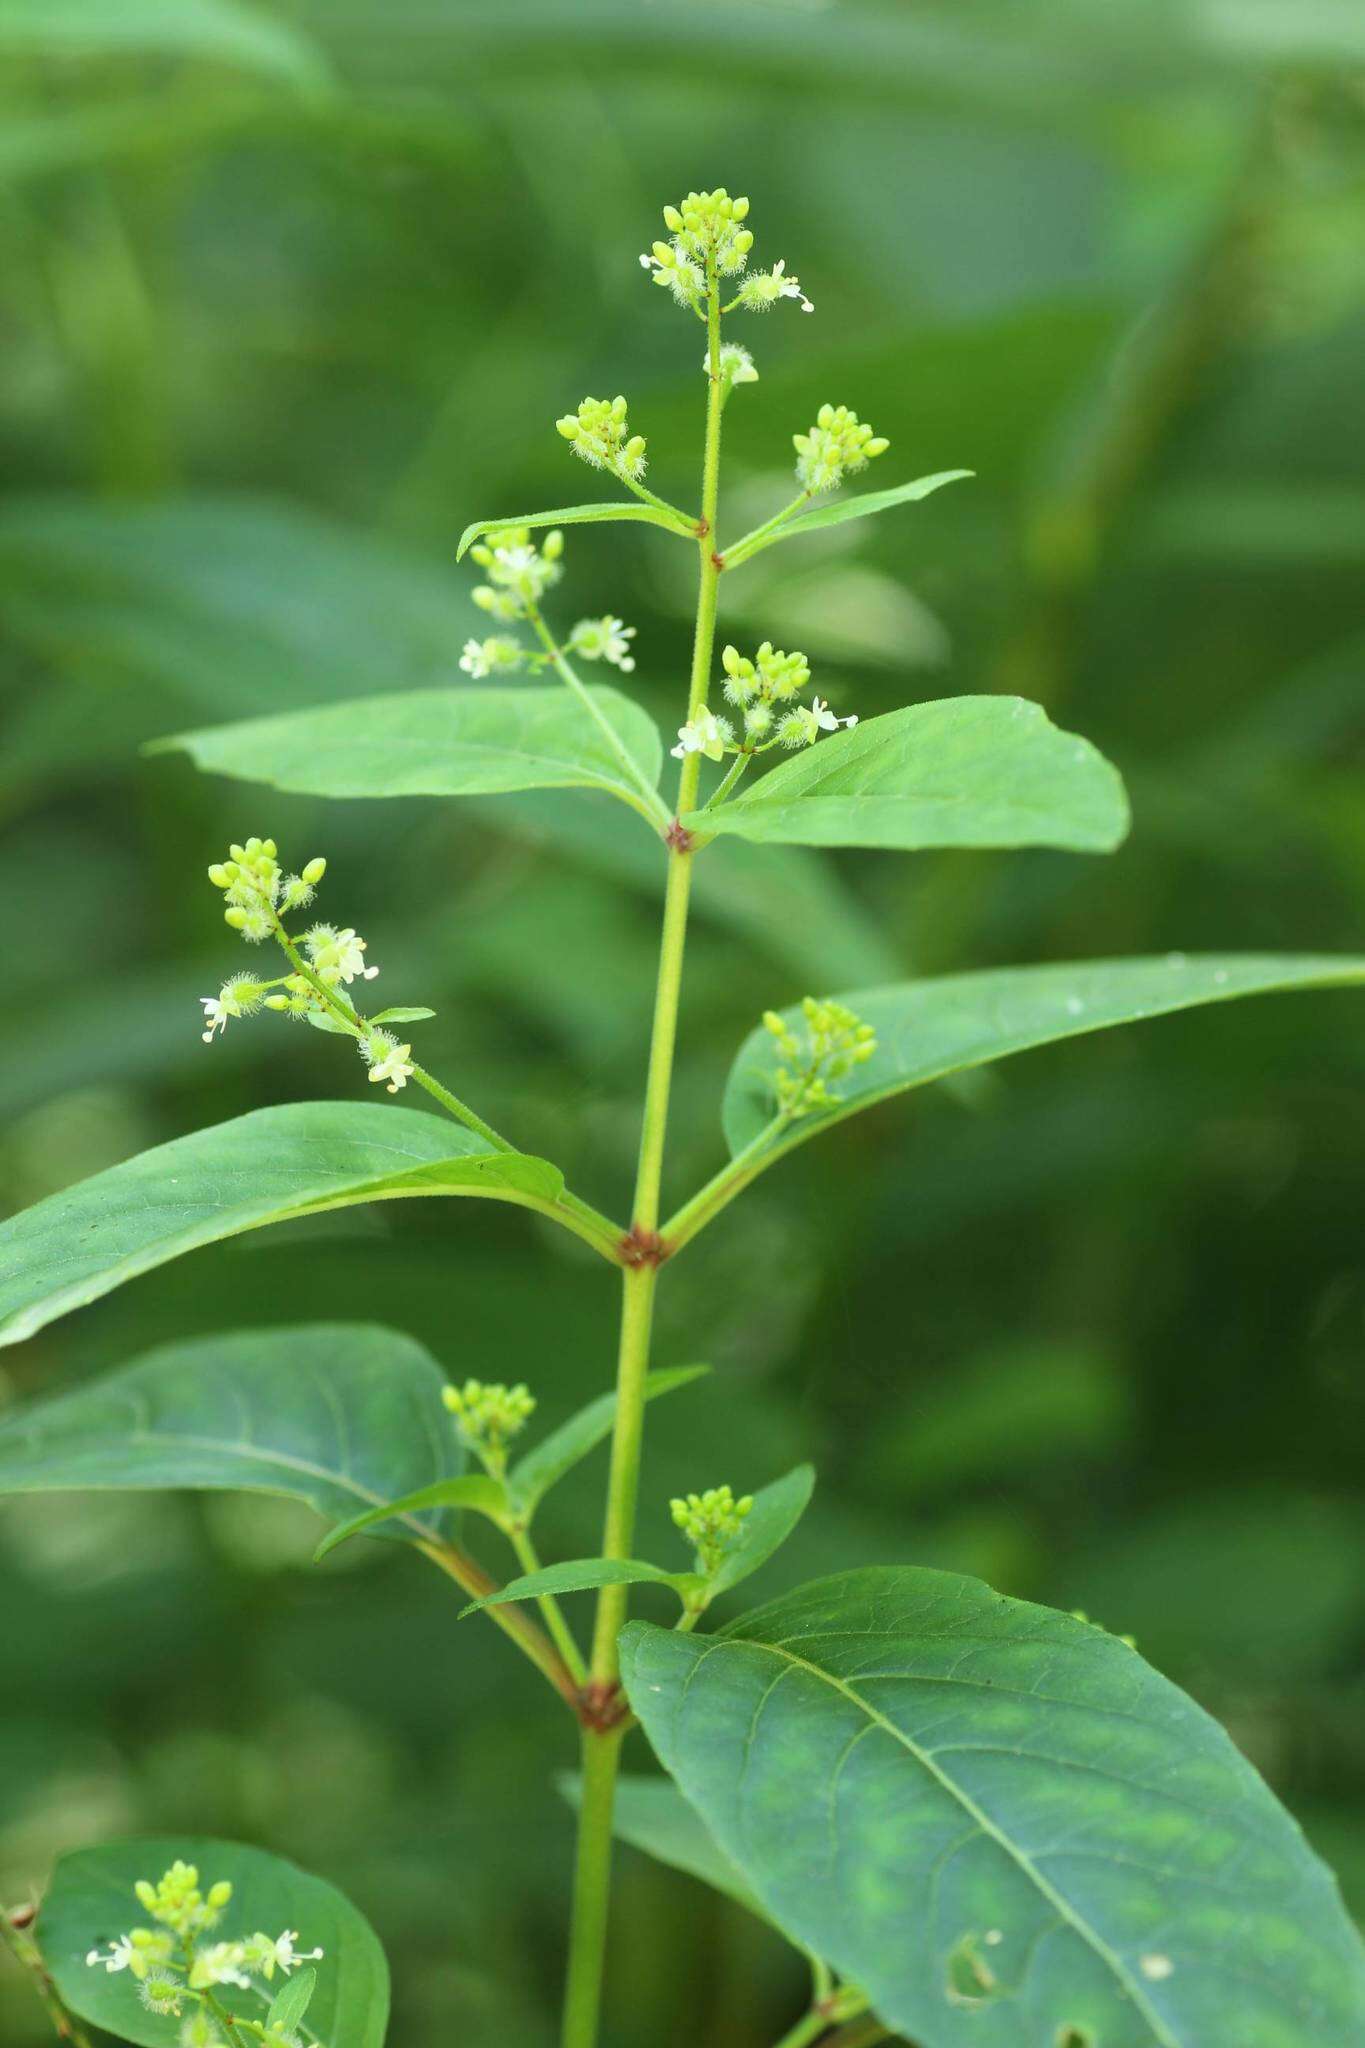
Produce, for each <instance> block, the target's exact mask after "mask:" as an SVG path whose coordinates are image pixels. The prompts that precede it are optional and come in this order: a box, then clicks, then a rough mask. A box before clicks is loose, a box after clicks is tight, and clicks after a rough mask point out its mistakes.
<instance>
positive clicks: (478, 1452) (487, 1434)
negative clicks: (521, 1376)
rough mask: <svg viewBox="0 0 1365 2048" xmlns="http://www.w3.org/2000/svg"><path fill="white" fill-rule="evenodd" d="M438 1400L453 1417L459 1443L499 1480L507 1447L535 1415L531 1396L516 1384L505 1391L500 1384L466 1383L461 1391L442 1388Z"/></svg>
mask: <svg viewBox="0 0 1365 2048" xmlns="http://www.w3.org/2000/svg"><path fill="white" fill-rule="evenodd" d="M441 1399H442V1400H443V1401H444V1402H445V1405H446V1407H447V1408H448V1409H449V1411H450V1413H451V1414H452V1415H453V1416H454V1417H455V1427H456V1430H457V1431H458V1434H459V1438H460V1441H461V1443H462V1444H463V1445H464V1446H465V1448H466V1449H467V1450H471V1451H473V1452H474V1454H475V1456H476V1457H477V1458H478V1459H479V1461H480V1463H481V1464H482V1465H483V1466H484V1468H485V1469H486V1470H487V1471H489V1472H491V1473H492V1475H493V1477H494V1478H495V1479H500V1478H501V1477H502V1475H503V1473H504V1472H505V1471H506V1469H507V1446H508V1444H509V1443H510V1442H511V1440H512V1438H513V1437H514V1436H519V1435H520V1434H521V1432H522V1430H523V1429H525V1427H526V1425H527V1423H528V1422H529V1421H530V1419H531V1417H532V1415H534V1413H535V1408H536V1401H535V1396H534V1394H532V1393H531V1392H530V1391H529V1390H528V1388H527V1387H526V1386H525V1384H524V1383H522V1382H520V1381H519V1382H518V1383H517V1385H516V1386H514V1387H508V1386H504V1385H503V1384H502V1383H501V1382H500V1381H489V1382H485V1381H483V1380H466V1381H465V1383H464V1385H463V1386H462V1387H443V1388H442V1389H441Z"/></svg>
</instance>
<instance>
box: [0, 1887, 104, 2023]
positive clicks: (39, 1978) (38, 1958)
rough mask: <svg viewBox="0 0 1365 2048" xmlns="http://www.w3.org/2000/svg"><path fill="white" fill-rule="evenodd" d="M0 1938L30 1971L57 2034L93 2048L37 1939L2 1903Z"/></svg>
mask: <svg viewBox="0 0 1365 2048" xmlns="http://www.w3.org/2000/svg"><path fill="white" fill-rule="evenodd" d="M0 1941H3V1943H4V1945H5V1947H6V1948H7V1949H8V1950H9V1952H10V1954H11V1955H12V1956H13V1957H14V1960H15V1962H16V1963H18V1965H19V1967H20V1968H21V1969H22V1970H25V1971H27V1973H28V1976H29V1979H30V1981H31V1983H32V1985H33V1988H34V1990H35V1992H36V1993H37V1994H38V1997H39V1998H40V1999H41V2000H42V2003H43V2007H44V2010H45V2011H46V2013H47V2016H48V2018H49V2019H50V2020H51V2022H52V2027H53V2031H54V2032H55V2033H56V2035H57V2036H58V2038H59V2039H60V2040H63V2041H69V2042H70V2043H71V2048H90V2036H89V2035H88V2034H87V2033H86V2031H85V2029H84V2028H83V2027H82V2026H81V2024H80V2022H79V2021H78V2020H75V2019H73V2018H72V2016H71V2014H70V2013H69V2012H68V2011H67V2009H66V2007H65V2006H64V2005H63V2004H62V2001H61V1999H60V1998H59V1997H58V1995H57V1987H56V1985H55V1984H54V1983H53V1981H52V1979H51V1977H49V1976H48V1974H47V1969H46V1966H45V1965H44V1962H43V1958H42V1954H41V1952H40V1950H39V1947H38V1944H37V1942H36V1941H35V1940H34V1939H33V1936H32V1935H31V1934H30V1933H29V1932H28V1931H27V1929H26V1928H23V1927H18V1926H16V1925H15V1920H14V1916H13V1915H12V1914H10V1913H7V1912H5V1910H4V1908H3V1907H0Z"/></svg>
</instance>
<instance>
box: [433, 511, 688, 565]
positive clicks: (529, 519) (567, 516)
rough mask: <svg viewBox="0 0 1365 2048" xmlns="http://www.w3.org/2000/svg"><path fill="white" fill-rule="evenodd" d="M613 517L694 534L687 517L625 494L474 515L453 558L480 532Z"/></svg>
mask: <svg viewBox="0 0 1365 2048" xmlns="http://www.w3.org/2000/svg"><path fill="white" fill-rule="evenodd" d="M613 519H636V520H643V522H644V523H645V525H647V526H666V527H667V528H668V530H669V532H670V533H681V534H685V535H686V536H687V538H688V540H695V539H696V537H697V530H696V528H695V526H691V525H689V524H688V523H687V521H686V520H678V519H674V518H673V517H672V516H671V515H670V514H669V513H667V512H664V511H662V510H660V508H659V507H658V506H656V505H646V504H643V503H642V502H641V500H640V499H638V498H627V499H625V500H624V501H623V502H621V503H616V504H608V505H561V506H560V508H559V510H558V511H557V512H516V513H509V514H508V515H507V517H506V518H505V519H476V520H475V521H474V522H473V524H472V525H471V526H467V527H466V528H465V530H464V532H463V533H462V534H461V535H460V545H459V546H458V548H456V550H455V559H456V561H457V562H458V561H460V560H461V559H462V557H463V555H464V553H465V550H466V549H467V548H471V547H473V545H474V543H475V541H476V540H477V539H478V538H479V535H480V534H481V533H500V532H501V531H502V529H503V528H504V527H507V526H597V525H600V524H602V523H603V522H604V521H606V520H613Z"/></svg>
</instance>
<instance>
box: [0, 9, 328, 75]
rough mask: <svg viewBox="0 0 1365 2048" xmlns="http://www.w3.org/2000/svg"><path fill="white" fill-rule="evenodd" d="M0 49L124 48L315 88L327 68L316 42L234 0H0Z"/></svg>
mask: <svg viewBox="0 0 1365 2048" xmlns="http://www.w3.org/2000/svg"><path fill="white" fill-rule="evenodd" d="M0 54H3V55H5V56H13V55H19V56H25V57H52V58H58V59H61V60H64V61H67V62H69V61H70V60H71V59H72V58H81V57H85V58H91V59H102V60H106V61H107V60H108V59H110V58H113V57H119V56H127V55H130V54H131V55H148V56H151V55H154V56H170V57H180V58H196V59H199V60H202V61H207V62H211V63H218V64H234V65H238V66H240V67H242V68H244V69H247V70H251V71H260V72H264V73H266V74H267V75H268V76H274V77H277V78H282V79H287V80H289V81H290V82H291V83H293V84H295V85H300V86H304V87H307V88H309V89H310V90H311V91H316V90H317V89H318V88H320V87H321V86H323V85H325V83H326V80H327V70H326V66H325V65H324V63H323V60H322V56H321V53H320V52H319V51H318V49H317V48H316V46H315V45H314V44H312V43H311V42H309V41H308V40H307V39H306V38H305V37H303V36H302V35H300V34H299V32H298V31H297V30H296V29H293V28H290V27H288V26H287V25H286V24H285V23H284V22H283V21H279V20H273V19H272V18H271V17H270V15H269V14H267V13H265V12H263V11H259V10H257V9H256V8H254V7H245V6H238V5H236V4H234V0H120V4H119V5H118V6H117V7H109V6H107V5H106V4H105V0H0Z"/></svg>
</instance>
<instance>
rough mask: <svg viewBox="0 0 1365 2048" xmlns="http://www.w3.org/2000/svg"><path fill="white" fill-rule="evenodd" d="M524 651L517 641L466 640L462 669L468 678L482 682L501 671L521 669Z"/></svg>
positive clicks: (461, 659)
mask: <svg viewBox="0 0 1365 2048" xmlns="http://www.w3.org/2000/svg"><path fill="white" fill-rule="evenodd" d="M521 660H522V651H521V649H520V647H518V645H517V643H516V641H515V640H506V639H500V638H498V637H496V636H495V637H494V638H493V639H491V640H466V641H465V643H464V651H463V652H462V653H461V655H460V667H461V668H462V669H463V670H464V672H465V674H466V675H467V676H473V677H474V679H475V681H476V682H481V681H482V680H483V678H484V677H485V676H491V675H495V674H497V673H498V672H499V671H500V670H510V669H518V668H520V667H521Z"/></svg>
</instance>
